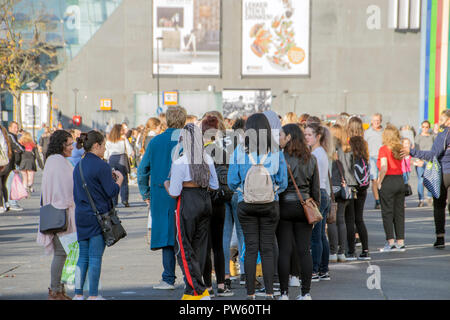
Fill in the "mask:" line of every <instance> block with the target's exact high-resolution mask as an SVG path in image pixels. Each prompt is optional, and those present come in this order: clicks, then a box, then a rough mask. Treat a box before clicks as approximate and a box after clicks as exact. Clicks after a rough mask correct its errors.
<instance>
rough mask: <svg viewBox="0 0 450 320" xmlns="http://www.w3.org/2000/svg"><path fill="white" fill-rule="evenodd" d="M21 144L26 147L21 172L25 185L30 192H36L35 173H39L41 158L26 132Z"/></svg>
mask: <svg viewBox="0 0 450 320" xmlns="http://www.w3.org/2000/svg"><path fill="white" fill-rule="evenodd" d="M19 143H20V144H21V145H22V146H24V149H25V152H24V153H22V159H21V161H20V166H19V170H20V172H21V173H22V180H23V185H24V187H25V188H27V190H28V192H29V193H31V192H33V191H34V189H33V183H34V173H35V172H36V171H37V168H36V160H37V157H38V156H39V153H38V150H37V146H36V144H35V143H34V141H33V138H32V137H31V134H30V133H29V132H26V131H25V132H24V133H23V134H22V136H21V137H20V139H19Z"/></svg>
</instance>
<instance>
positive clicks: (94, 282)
mask: <svg viewBox="0 0 450 320" xmlns="http://www.w3.org/2000/svg"><path fill="white" fill-rule="evenodd" d="M105 140H106V139H105V137H104V136H103V135H102V134H101V133H100V132H98V131H95V130H92V131H89V132H88V133H82V134H81V135H80V137H79V138H78V141H77V142H78V143H79V144H81V146H82V147H83V148H84V150H86V154H85V156H84V157H83V159H81V160H80V162H78V164H77V165H76V166H75V168H74V169H73V197H74V201H75V223H76V227H77V238H78V244H79V247H80V253H79V257H78V262H77V266H76V269H75V296H74V297H73V299H72V300H84V296H83V287H84V282H85V280H86V276H88V278H89V297H88V300H105V299H104V298H103V297H102V296H100V295H99V294H98V284H99V281H100V274H101V267H102V258H103V253H104V251H105V240H104V239H103V234H102V229H101V227H100V224H99V223H98V220H97V217H96V216H95V212H94V209H93V208H92V206H91V203H90V202H89V198H88V195H87V193H86V190H85V189H84V188H83V181H82V179H81V174H80V164H82V165H83V167H82V169H83V176H84V178H85V181H86V185H87V188H88V189H89V193H90V194H91V196H92V199H93V201H94V203H95V205H96V207H97V209H98V211H99V212H100V213H101V214H104V213H107V212H109V211H111V210H112V208H113V200H112V199H114V197H116V196H117V195H118V194H119V192H120V185H121V184H122V182H123V176H122V174H121V173H120V171H115V172H114V175H115V177H113V172H112V168H111V166H110V165H109V164H107V163H106V162H105V161H103V157H104V154H105V150H106V141H105Z"/></svg>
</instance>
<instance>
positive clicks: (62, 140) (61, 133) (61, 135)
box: [45, 130, 72, 159]
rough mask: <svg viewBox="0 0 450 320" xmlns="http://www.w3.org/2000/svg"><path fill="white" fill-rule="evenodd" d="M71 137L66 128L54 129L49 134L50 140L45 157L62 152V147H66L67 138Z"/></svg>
mask: <svg viewBox="0 0 450 320" xmlns="http://www.w3.org/2000/svg"><path fill="white" fill-rule="evenodd" d="M69 138H72V135H71V134H70V133H69V132H67V131H66V130H56V131H55V132H54V133H53V134H52V135H51V136H50V142H49V144H48V149H47V153H46V155H45V158H46V159H47V158H48V157H50V156H51V155H54V154H61V155H62V154H63V151H64V148H65V147H66V143H67V140H68V139H69Z"/></svg>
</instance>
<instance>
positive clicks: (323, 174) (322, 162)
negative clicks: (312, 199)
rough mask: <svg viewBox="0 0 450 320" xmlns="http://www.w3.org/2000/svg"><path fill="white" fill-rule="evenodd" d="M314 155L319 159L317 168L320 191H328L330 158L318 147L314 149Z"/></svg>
mask: <svg viewBox="0 0 450 320" xmlns="http://www.w3.org/2000/svg"><path fill="white" fill-rule="evenodd" d="M312 154H313V155H314V156H315V157H316V159H317V167H318V169H319V179H320V189H325V190H328V188H329V187H328V185H329V184H328V156H327V153H326V152H325V149H324V148H322V147H318V148H316V149H314V151H313V152H312Z"/></svg>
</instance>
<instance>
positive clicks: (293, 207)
mask: <svg viewBox="0 0 450 320" xmlns="http://www.w3.org/2000/svg"><path fill="white" fill-rule="evenodd" d="M307 128H308V127H307ZM319 144H320V142H319ZM280 146H281V148H283V150H284V157H285V159H286V164H287V166H288V167H289V168H290V170H291V171H292V175H293V177H294V180H295V181H292V178H291V176H290V175H288V185H287V188H286V190H285V191H284V192H283V193H281V194H280V221H279V223H278V228H277V240H278V247H279V250H280V256H279V259H278V271H279V276H280V289H281V297H280V300H289V296H288V283H289V273H290V269H291V262H290V261H291V256H292V241H293V240H294V241H295V245H296V249H297V252H298V256H299V258H300V276H301V280H302V282H301V286H302V288H301V295H300V296H298V297H297V300H312V299H311V294H310V289H311V278H312V273H313V272H312V271H313V260H312V257H311V251H310V247H311V246H310V244H311V235H312V229H313V226H312V225H310V224H309V223H308V221H307V219H306V216H305V213H304V210H303V206H302V204H301V203H300V199H299V197H298V194H297V191H296V188H295V186H294V183H295V184H296V185H297V186H298V189H299V190H300V192H301V193H302V197H303V199H304V200H307V199H310V198H312V199H313V200H314V201H315V202H316V203H317V204H320V206H321V205H322V203H321V194H322V192H321V191H322V190H321V188H320V178H319V169H318V163H317V160H316V157H314V156H312V154H311V151H310V148H309V146H308V145H307V142H306V140H305V136H304V134H303V132H302V131H301V130H300V127H299V126H298V125H297V124H288V125H285V126H283V128H282V130H281V133H280ZM325 160H326V155H325ZM326 164H327V167H328V161H327V160H326ZM324 195H325V196H326V197H328V195H327V194H326V192H325V194H324ZM328 203H329V202H328ZM328 205H329V204H328ZM326 206H327V204H325V207H326ZM325 215H326V214H325ZM327 255H328V253H327Z"/></svg>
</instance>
